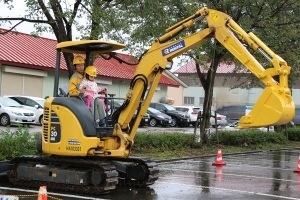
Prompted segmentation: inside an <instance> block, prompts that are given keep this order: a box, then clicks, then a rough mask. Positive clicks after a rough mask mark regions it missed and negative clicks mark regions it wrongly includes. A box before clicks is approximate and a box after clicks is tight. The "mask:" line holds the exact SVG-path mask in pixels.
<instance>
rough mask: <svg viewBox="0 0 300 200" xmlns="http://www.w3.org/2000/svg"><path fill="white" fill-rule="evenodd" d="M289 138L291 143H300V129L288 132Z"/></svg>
mask: <svg viewBox="0 0 300 200" xmlns="http://www.w3.org/2000/svg"><path fill="white" fill-rule="evenodd" d="M287 138H288V140H289V141H300V128H299V127H295V128H289V129H288V131H287Z"/></svg>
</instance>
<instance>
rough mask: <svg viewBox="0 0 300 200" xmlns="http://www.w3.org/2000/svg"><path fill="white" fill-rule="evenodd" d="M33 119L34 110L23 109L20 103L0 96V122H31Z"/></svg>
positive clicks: (6, 124)
mask: <svg viewBox="0 0 300 200" xmlns="http://www.w3.org/2000/svg"><path fill="white" fill-rule="evenodd" d="M34 121H35V114H34V112H32V111H30V110H27V109H25V108H24V107H23V106H22V105H21V104H19V103H18V102H16V101H15V100H12V99H10V98H8V97H0V124H1V125H2V126H8V125H10V124H32V123H34Z"/></svg>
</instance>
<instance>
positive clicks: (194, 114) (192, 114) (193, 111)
mask: <svg viewBox="0 0 300 200" xmlns="http://www.w3.org/2000/svg"><path fill="white" fill-rule="evenodd" d="M174 108H175V109H176V110H177V111H181V112H186V113H188V114H189V115H190V118H191V122H190V124H192V125H193V126H194V127H195V126H196V122H197V117H198V113H199V112H200V111H201V108H200V107H195V106H174Z"/></svg>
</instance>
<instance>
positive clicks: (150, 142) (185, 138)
mask: <svg viewBox="0 0 300 200" xmlns="http://www.w3.org/2000/svg"><path fill="white" fill-rule="evenodd" d="M195 145H196V143H195V135H193V134H182V133H139V134H137V135H136V137H135V140H134V148H135V149H136V150H146V149H152V148H155V149H161V150H175V149H182V148H191V147H193V146H195Z"/></svg>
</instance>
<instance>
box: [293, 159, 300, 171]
mask: <svg viewBox="0 0 300 200" xmlns="http://www.w3.org/2000/svg"><path fill="white" fill-rule="evenodd" d="M294 172H296V173H299V172H300V155H299V158H298V166H297V168H296V169H295V170H294Z"/></svg>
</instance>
